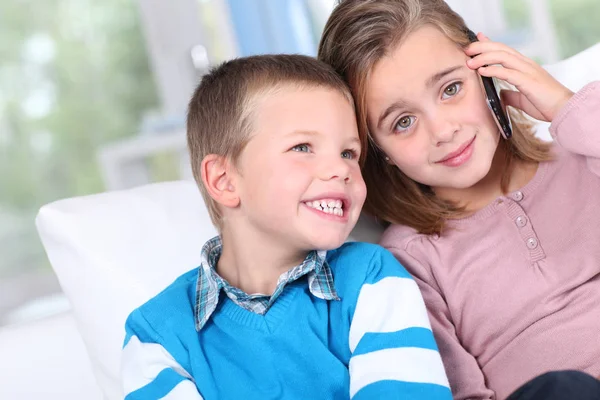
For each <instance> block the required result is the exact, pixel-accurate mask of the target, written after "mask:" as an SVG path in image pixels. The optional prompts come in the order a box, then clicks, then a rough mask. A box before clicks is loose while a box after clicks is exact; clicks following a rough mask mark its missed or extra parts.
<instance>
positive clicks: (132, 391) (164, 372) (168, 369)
mask: <svg viewBox="0 0 600 400" xmlns="http://www.w3.org/2000/svg"><path fill="white" fill-rule="evenodd" d="M125 330H126V337H125V344H124V346H123V352H122V354H121V382H122V385H123V392H124V395H125V400H142V399H143V400H149V399H165V400H183V399H185V400H203V399H202V396H201V395H200V393H198V389H197V388H196V384H195V383H194V380H193V378H192V377H191V376H190V375H189V373H188V372H187V371H186V370H185V369H184V368H183V367H182V366H181V365H180V364H179V363H178V362H177V361H176V360H175V358H174V357H173V356H172V355H171V354H169V352H168V351H167V350H166V349H165V348H164V347H163V346H162V345H161V344H160V342H162V341H161V340H160V337H159V335H158V334H157V333H156V331H155V330H154V329H153V328H152V326H151V325H150V324H149V323H148V321H147V320H146V319H145V318H144V317H143V315H142V314H141V312H140V311H139V310H136V311H134V312H133V313H132V314H131V315H130V316H129V318H128V319H127V323H126V325H125Z"/></svg>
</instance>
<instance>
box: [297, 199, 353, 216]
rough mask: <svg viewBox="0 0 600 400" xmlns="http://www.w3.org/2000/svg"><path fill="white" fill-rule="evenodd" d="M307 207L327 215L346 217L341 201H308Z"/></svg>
mask: <svg viewBox="0 0 600 400" xmlns="http://www.w3.org/2000/svg"><path fill="white" fill-rule="evenodd" d="M306 205H307V206H309V207H312V208H314V209H317V210H319V211H322V212H324V213H326V214H333V215H337V216H339V217H341V216H343V215H344V209H343V207H342V205H343V203H342V201H341V200H315V201H307V202H306Z"/></svg>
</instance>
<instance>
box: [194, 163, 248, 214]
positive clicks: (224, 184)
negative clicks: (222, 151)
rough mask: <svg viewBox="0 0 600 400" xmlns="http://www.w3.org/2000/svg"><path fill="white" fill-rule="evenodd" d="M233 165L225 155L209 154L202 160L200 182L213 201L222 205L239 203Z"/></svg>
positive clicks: (227, 205)
mask: <svg viewBox="0 0 600 400" xmlns="http://www.w3.org/2000/svg"><path fill="white" fill-rule="evenodd" d="M233 169H234V168H233V166H232V165H231V163H230V161H229V160H227V158H226V157H223V156H218V155H216V154H209V155H207V156H206V157H204V159H203V160H202V164H201V172H202V183H203V184H204V187H205V188H206V191H207V192H208V194H209V195H210V197H212V198H213V200H214V201H216V202H217V203H219V204H221V205H223V206H224V207H229V208H235V207H237V206H238V205H239V204H240V198H239V196H238V193H237V190H236V187H235V179H234V178H235V176H234V174H233V172H234V171H233Z"/></svg>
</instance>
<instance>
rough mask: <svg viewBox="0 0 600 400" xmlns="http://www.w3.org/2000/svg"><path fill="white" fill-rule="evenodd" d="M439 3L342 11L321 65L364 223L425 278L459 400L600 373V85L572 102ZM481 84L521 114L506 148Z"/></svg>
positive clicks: (363, 5) (427, 0) (390, 1)
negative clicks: (544, 135) (562, 372)
mask: <svg viewBox="0 0 600 400" xmlns="http://www.w3.org/2000/svg"><path fill="white" fill-rule="evenodd" d="M467 32H468V29H467V27H466V25H465V23H464V21H463V19H462V18H461V17H460V16H459V15H457V14H456V13H454V12H453V11H452V10H451V9H450V8H449V7H448V6H447V4H446V3H445V2H444V1H442V0H346V1H342V2H341V4H340V5H339V6H338V7H337V8H336V9H335V10H334V12H333V14H332V15H331V17H330V19H329V21H328V23H327V25H326V27H325V31H324V35H323V38H322V40H321V44H320V49H319V58H320V59H322V60H324V61H325V62H327V63H329V64H331V65H333V66H334V68H336V69H337V71H338V72H339V73H340V74H341V75H342V76H343V77H344V78H345V79H346V80H347V82H348V83H349V85H350V86H351V89H352V91H353V94H354V96H355V101H356V105H357V116H358V121H359V128H360V131H361V136H362V138H363V140H364V144H365V145H366V144H367V140H368V141H369V144H368V146H369V149H368V152H369V153H368V156H367V158H366V161H365V165H364V171H363V172H364V176H365V180H366V182H367V188H368V195H367V201H366V203H365V207H366V211H367V212H370V213H372V214H374V215H375V216H376V217H377V218H379V219H381V220H383V221H385V222H387V223H389V224H390V226H389V228H388V229H387V230H386V232H385V233H384V235H383V238H382V240H381V243H382V245H383V246H384V247H386V248H388V249H389V250H391V251H392V252H393V253H394V254H395V256H396V257H397V258H398V259H399V260H400V261H401V262H402V263H403V264H404V265H405V266H406V268H407V269H408V270H409V271H410V272H411V273H412V274H413V275H414V277H415V278H416V279H417V282H418V283H419V285H420V288H421V290H422V292H423V296H424V298H425V301H426V303H427V306H428V309H429V312H430V318H431V322H432V326H433V330H434V333H435V335H436V339H437V341H438V345H439V347H440V352H441V354H442V357H443V359H444V362H445V366H446V370H447V373H448V376H449V379H450V385H451V387H452V389H453V392H454V395H455V398H457V399H491V398H506V397H507V396H508V395H509V393H511V392H512V391H513V390H514V389H515V388H517V387H518V386H519V385H521V384H522V383H523V382H525V381H528V380H529V379H531V378H533V377H534V376H537V375H539V374H541V373H543V372H545V371H548V370H557V369H565V368H570V369H575V370H581V371H585V372H587V373H589V374H591V375H593V376H598V375H600V246H599V244H600V209H599V208H598V206H597V204H598V199H599V198H600V179H599V175H600V131H599V130H598V125H600V83H599V82H596V83H591V84H589V85H588V86H586V87H585V88H583V89H582V90H581V91H580V92H578V93H577V94H575V95H574V94H573V93H572V92H570V91H569V90H568V89H567V88H565V87H564V86H563V85H561V84H560V83H559V82H557V81H556V80H555V79H554V78H552V77H551V76H550V75H549V74H548V73H546V72H545V70H543V69H542V68H541V67H540V66H538V65H537V64H536V63H534V62H533V61H532V60H530V59H528V58H526V57H524V56H522V55H521V54H519V53H518V52H517V51H515V50H514V49H512V48H509V47H507V46H505V45H502V44H500V43H494V42H491V41H490V40H488V39H487V38H486V37H485V36H483V35H482V34H479V35H478V39H479V41H478V42H474V43H471V41H470V40H469V36H468V34H467ZM481 76H485V77H493V78H497V79H500V80H503V81H506V82H508V83H510V84H512V85H514V86H515V87H516V88H517V89H518V91H503V94H502V98H503V102H504V104H505V105H506V106H512V107H514V108H515V109H518V110H522V111H524V112H525V113H527V114H529V115H530V116H532V117H534V118H536V119H539V120H543V121H551V122H552V125H551V133H552V135H553V137H554V139H555V142H554V143H553V144H549V143H545V142H542V141H540V140H538V139H536V138H535V137H534V135H533V131H532V125H531V124H530V123H529V122H527V120H526V119H525V118H524V117H523V116H522V115H521V114H520V113H519V112H518V111H516V110H514V109H511V110H510V117H511V120H512V130H513V136H512V138H510V139H504V138H502V137H501V135H500V132H499V129H498V127H497V125H496V121H495V120H494V117H493V115H492V114H491V113H490V112H489V110H488V108H487V105H486V100H485V92H484V90H483V86H482V82H481Z"/></svg>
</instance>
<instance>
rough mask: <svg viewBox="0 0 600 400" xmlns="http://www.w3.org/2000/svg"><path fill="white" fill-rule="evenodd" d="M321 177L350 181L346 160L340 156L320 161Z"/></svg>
mask: <svg viewBox="0 0 600 400" xmlns="http://www.w3.org/2000/svg"><path fill="white" fill-rule="evenodd" d="M320 175H321V179H323V180H327V181H328V180H336V179H338V180H341V181H344V183H348V182H349V181H350V166H349V165H348V161H346V160H344V159H343V158H341V157H340V156H337V157H329V158H328V159H327V160H326V161H324V162H323V163H321V174H320Z"/></svg>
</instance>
